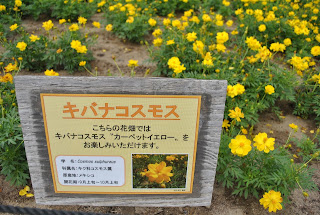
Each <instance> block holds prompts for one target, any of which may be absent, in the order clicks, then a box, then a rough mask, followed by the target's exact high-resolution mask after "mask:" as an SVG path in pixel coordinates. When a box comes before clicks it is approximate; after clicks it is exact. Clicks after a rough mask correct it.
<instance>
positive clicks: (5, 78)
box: [0, 73, 13, 84]
mask: <svg viewBox="0 0 320 215" xmlns="http://www.w3.org/2000/svg"><path fill="white" fill-rule="evenodd" d="M0 82H4V83H7V82H10V83H11V84H12V83H13V76H12V75H11V74H10V73H7V74H5V75H4V76H2V77H1V76H0Z"/></svg>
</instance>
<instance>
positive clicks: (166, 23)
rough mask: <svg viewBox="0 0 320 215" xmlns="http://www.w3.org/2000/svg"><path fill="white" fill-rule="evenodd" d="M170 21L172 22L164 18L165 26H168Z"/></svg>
mask: <svg viewBox="0 0 320 215" xmlns="http://www.w3.org/2000/svg"><path fill="white" fill-rule="evenodd" d="M170 23H171V20H170V19H168V18H165V19H163V25H164V26H168V25H170Z"/></svg>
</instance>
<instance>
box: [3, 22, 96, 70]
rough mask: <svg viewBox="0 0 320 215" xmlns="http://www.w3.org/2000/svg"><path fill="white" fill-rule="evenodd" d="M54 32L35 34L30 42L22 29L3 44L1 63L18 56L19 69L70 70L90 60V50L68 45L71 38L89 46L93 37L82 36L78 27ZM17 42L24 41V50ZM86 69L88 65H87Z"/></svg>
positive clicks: (79, 68) (28, 36)
mask: <svg viewBox="0 0 320 215" xmlns="http://www.w3.org/2000/svg"><path fill="white" fill-rule="evenodd" d="M65 25H66V24H65ZM55 33H57V35H58V37H55V36H50V33H47V34H46V35H41V36H39V40H36V41H32V40H31V38H30V36H31V35H29V34H27V33H25V32H22V34H21V35H22V36H21V37H19V38H17V39H16V40H15V41H12V42H10V43H5V44H4V45H5V47H6V51H5V52H4V53H3V55H2V56H0V57H2V58H0V59H1V61H2V62H4V64H5V65H7V64H8V63H10V62H11V61H12V59H16V60H18V59H20V60H19V62H20V66H21V69H26V70H29V71H35V72H44V71H45V70H46V69H55V70H62V69H64V70H67V71H68V72H70V73H73V72H75V71H78V70H82V69H83V68H82V67H80V66H79V63H80V62H81V61H88V62H89V61H91V60H92V59H93V56H92V53H91V51H87V53H78V52H77V51H76V50H75V49H73V48H71V45H70V44H71V42H72V41H73V40H79V41H80V42H81V44H82V45H85V46H86V47H87V49H89V47H90V45H91V44H93V42H94V41H93V39H94V37H91V38H86V36H85V35H84V34H83V33H81V32H80V31H79V30H78V31H66V32H63V33H59V32H55ZM92 38H93V39H92ZM19 42H24V43H25V44H27V46H26V49H25V50H23V51H21V49H19V48H17V44H18V43H19ZM88 68H90V65H89V64H88Z"/></svg>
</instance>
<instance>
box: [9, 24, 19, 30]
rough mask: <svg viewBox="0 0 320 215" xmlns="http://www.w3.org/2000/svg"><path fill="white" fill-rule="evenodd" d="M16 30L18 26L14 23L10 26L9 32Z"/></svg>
mask: <svg viewBox="0 0 320 215" xmlns="http://www.w3.org/2000/svg"><path fill="white" fill-rule="evenodd" d="M17 28H18V24H17V23H16V24H13V25H11V26H10V31H14V30H16V29H17Z"/></svg>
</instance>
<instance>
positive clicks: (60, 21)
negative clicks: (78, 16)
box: [59, 19, 67, 25]
mask: <svg viewBox="0 0 320 215" xmlns="http://www.w3.org/2000/svg"><path fill="white" fill-rule="evenodd" d="M65 22H67V20H65V19H59V24H60V25H62V24H63V23H65Z"/></svg>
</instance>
